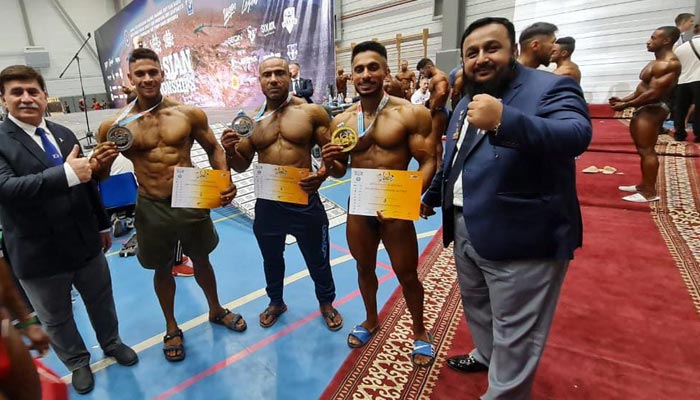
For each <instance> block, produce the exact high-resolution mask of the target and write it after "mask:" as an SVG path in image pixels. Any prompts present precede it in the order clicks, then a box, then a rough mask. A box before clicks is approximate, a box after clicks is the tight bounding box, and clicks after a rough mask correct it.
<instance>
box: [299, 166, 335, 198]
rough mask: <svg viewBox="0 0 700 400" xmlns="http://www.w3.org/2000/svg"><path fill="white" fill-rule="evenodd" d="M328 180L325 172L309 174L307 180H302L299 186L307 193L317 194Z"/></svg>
mask: <svg viewBox="0 0 700 400" xmlns="http://www.w3.org/2000/svg"><path fill="white" fill-rule="evenodd" d="M326 178H328V175H327V174H325V173H324V172H322V171H319V172H315V173H313V174H309V175H308V176H307V177H306V178H302V180H300V181H299V186H301V189H302V190H303V191H305V192H306V193H316V192H317V191H318V188H320V187H321V184H322V183H323V181H325V180H326Z"/></svg>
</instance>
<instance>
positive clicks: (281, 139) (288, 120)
mask: <svg viewBox="0 0 700 400" xmlns="http://www.w3.org/2000/svg"><path fill="white" fill-rule="evenodd" d="M255 130H256V134H255V135H254V136H253V138H252V141H253V145H254V146H255V148H256V149H260V150H261V149H265V148H268V147H270V146H271V145H273V144H275V143H280V144H288V145H292V146H305V145H307V144H309V143H311V142H312V141H313V131H314V126H313V124H312V123H311V121H309V119H308V117H307V116H306V114H305V113H302V112H298V111H291V112H285V113H282V114H280V115H274V116H272V117H270V118H267V119H264V120H262V121H259V122H257V123H256V125H255Z"/></svg>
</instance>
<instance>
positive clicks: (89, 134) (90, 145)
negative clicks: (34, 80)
mask: <svg viewBox="0 0 700 400" xmlns="http://www.w3.org/2000/svg"><path fill="white" fill-rule="evenodd" d="M91 37H92V34H90V33H88V34H87V39H85V41H84V42H83V44H82V45H81V46H80V48H79V49H78V51H76V52H75V55H74V56H73V58H71V59H70V61H69V62H68V65H66V68H64V69H63V72H61V75H59V76H58V79H61V78H63V75H64V74H65V73H66V71H67V70H68V67H70V65H71V64H73V60H75V61H76V62H77V63H78V78H79V79H80V93H81V95H82V99H83V105H84V107H83V111H84V112H85V125H87V132H85V138H84V139H85V140H86V142H85V146H84V147H85V148H86V149H92V148H94V147H95V146H96V145H97V144H96V143H93V142H92V140H93V138H94V137H95V135H93V133H92V131H91V130H90V121H89V120H88V113H87V109H88V105H87V101H85V88H84V87H83V72H82V71H81V70H80V57H78V54H80V51H81V50H83V47H85V45H86V44H87V42H88V40H90V38H91ZM81 140H82V139H81Z"/></svg>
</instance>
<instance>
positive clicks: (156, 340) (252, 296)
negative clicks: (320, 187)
mask: <svg viewBox="0 0 700 400" xmlns="http://www.w3.org/2000/svg"><path fill="white" fill-rule="evenodd" d="M436 232H437V230H433V231H427V232H423V233H419V234H417V235H416V237H417V238H419V239H420V238H425V237H429V236H433V235H435V233H436ZM335 246H338V245H334V244H333V243H331V247H335ZM338 247H340V246H338ZM384 249H385V248H384V245H380V246H379V247H378V248H377V251H380V250H384ZM350 260H353V257H352V256H351V255H350V254H346V255H344V256H340V257H336V258H334V259H332V260H331V261H330V263H331V267H333V266H336V265H338V264H342V263H344V262H347V261H350ZM377 265H380V266H381V267H383V268H389V269H390V270H391V273H390V274H388V275H387V276H393V274H394V273H393V269H391V266H390V265H388V264H385V263H382V262H377ZM307 276H309V270H308V269H307V268H305V269H303V270H301V271H299V272H297V273H295V274H292V275H290V276H288V277H287V278H285V279H284V286H287V285H289V284H292V283H294V282H296V281H298V280H300V279H303V278H306V277H307ZM266 295H267V294H266V292H265V289H264V288H262V289H258V290H255V291H253V292H251V293H248V294H247V295H245V296H242V297H239V298H237V299H235V300H233V301H231V302H229V303H226V304H224V305H222V306H223V307H224V308H229V309H231V308H238V307H241V306H243V305H245V304H247V303H250V302H252V301H254V300H257V299H259V298H261V297H264V296H266ZM208 321H209V313H204V314H201V315H199V316H197V317H195V318H193V319H191V320H189V321H186V322H184V323H182V324H180V325H179V326H180V329H182V332H183V333H184V332H186V331H188V330H190V329H192V328H194V327H196V326H199V325H201V324H204V323H206V322H208ZM164 335H165V331H163V332H161V333H159V334H157V335H154V336H151V337H150V338H148V339H146V340H144V341H142V342H140V343H138V344H136V345H134V346H131V348H132V349H134V351H135V352H136V353H140V352H142V351H144V350H146V349H148V348H150V347H153V346H155V345H158V344H160V343H162V341H163V336H164ZM112 364H116V361H115V360H114V359H113V358H111V357H109V358H103V359H101V360H98V361H95V362H94V363H92V364H91V365H90V368H91V369H92V372H93V373H95V372H98V371H101V370H103V369H105V368H107V367H109V366H110V365H112ZM61 379H62V380H63V381H64V382H66V383H69V382H70V381H71V374H68V375H64V376H63V377H61Z"/></svg>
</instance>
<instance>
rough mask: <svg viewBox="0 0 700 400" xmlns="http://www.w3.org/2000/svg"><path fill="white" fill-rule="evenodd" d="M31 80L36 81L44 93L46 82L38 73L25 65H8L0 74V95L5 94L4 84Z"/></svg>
mask: <svg viewBox="0 0 700 400" xmlns="http://www.w3.org/2000/svg"><path fill="white" fill-rule="evenodd" d="M32 80H36V81H37V82H38V83H39V86H41V90H43V91H44V92H45V91H46V82H45V81H44V77H43V76H41V73H39V71H37V70H35V69H34V68H32V67H28V66H26V65H10V66H9V67H7V68H5V69H3V70H2V72H0V95H4V94H5V83H7V82H10V81H32Z"/></svg>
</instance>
